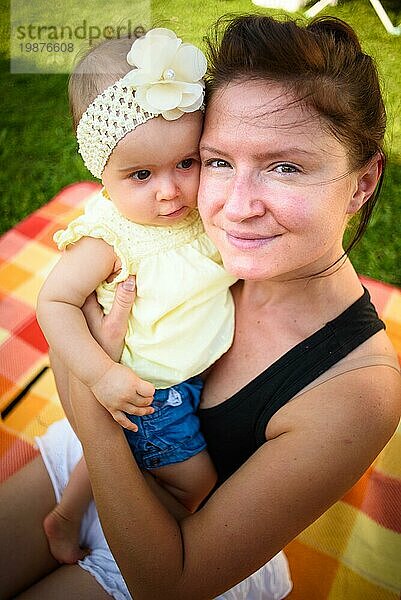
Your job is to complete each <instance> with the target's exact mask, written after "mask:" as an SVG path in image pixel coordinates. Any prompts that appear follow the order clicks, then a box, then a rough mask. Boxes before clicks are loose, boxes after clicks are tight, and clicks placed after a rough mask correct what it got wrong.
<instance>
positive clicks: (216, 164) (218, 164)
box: [203, 158, 232, 169]
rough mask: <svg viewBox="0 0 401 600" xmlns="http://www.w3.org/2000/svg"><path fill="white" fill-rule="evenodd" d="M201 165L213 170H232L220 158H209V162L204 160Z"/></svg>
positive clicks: (228, 164)
mask: <svg viewBox="0 0 401 600" xmlns="http://www.w3.org/2000/svg"><path fill="white" fill-rule="evenodd" d="M203 164H204V166H205V167H212V168H214V169H226V168H228V169H231V168H232V167H231V165H230V163H229V162H227V161H226V160H223V159H221V158H209V160H206V161H205V162H204V163H203Z"/></svg>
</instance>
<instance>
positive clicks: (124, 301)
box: [107, 275, 136, 336]
mask: <svg viewBox="0 0 401 600" xmlns="http://www.w3.org/2000/svg"><path fill="white" fill-rule="evenodd" d="M135 296H136V293H135V277H134V276H133V275H130V276H129V277H128V278H127V279H126V280H125V281H123V282H122V283H119V284H118V286H117V290H116V294H115V297H114V301H113V305H112V307H111V310H110V312H109V314H108V316H107V321H108V326H109V327H110V328H112V329H113V331H114V333H115V334H116V333H117V332H121V334H122V335H124V336H125V333H126V331H127V326H128V318H129V315H130V313H131V309H132V306H133V304H134V300H135Z"/></svg>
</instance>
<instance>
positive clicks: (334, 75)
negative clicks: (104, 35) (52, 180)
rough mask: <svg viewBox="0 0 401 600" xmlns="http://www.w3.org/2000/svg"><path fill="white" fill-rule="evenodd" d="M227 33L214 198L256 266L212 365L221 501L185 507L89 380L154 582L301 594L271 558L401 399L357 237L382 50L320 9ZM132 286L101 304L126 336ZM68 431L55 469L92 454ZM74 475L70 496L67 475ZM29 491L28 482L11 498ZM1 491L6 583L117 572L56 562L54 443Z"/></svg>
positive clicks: (132, 532)
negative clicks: (377, 52)
mask: <svg viewBox="0 0 401 600" xmlns="http://www.w3.org/2000/svg"><path fill="white" fill-rule="evenodd" d="M211 50H212V58H213V64H212V68H211V73H210V87H209V99H208V106H207V114H206V121H205V127H204V132H203V136H202V139H201V143H200V152H201V160H202V173H201V186H200V192H199V198H198V202H199V210H200V212H201V216H202V219H203V222H204V225H205V229H206V231H207V233H208V234H209V236H210V237H211V239H212V240H213V241H214V243H215V244H216V246H217V247H218V249H219V251H220V253H221V256H222V259H223V262H224V265H225V267H226V269H227V270H228V271H229V272H231V273H232V274H233V275H235V276H236V277H238V278H240V279H241V281H240V282H238V283H237V284H236V285H235V286H234V287H233V288H232V291H233V296H234V301H235V309H236V326H235V337H234V343H233V345H232V347H231V348H230V350H229V351H228V352H227V353H226V354H225V355H224V356H223V357H222V358H221V359H220V360H219V361H218V362H217V363H216V364H215V366H214V367H213V368H212V370H211V372H210V373H209V374H208V377H207V379H206V383H205V388H204V392H203V398H202V402H201V408H200V411H199V416H200V419H201V427H202V431H203V434H204V436H205V439H206V442H207V445H208V450H209V453H210V455H211V457H212V459H213V462H214V464H215V467H216V470H217V473H218V477H219V482H218V487H217V489H216V490H215V492H214V493H213V495H211V497H210V498H209V500H208V501H207V502H206V503H205V504H204V505H203V507H202V508H201V509H200V510H198V511H197V512H196V513H195V514H192V515H188V516H185V515H184V516H183V515H182V513H181V515H180V516H177V515H176V513H175V512H174V510H171V511H169V510H166V508H165V506H164V504H163V503H161V502H160V500H159V493H158V492H157V490H155V486H154V485H149V481H148V478H146V477H144V476H143V474H142V472H141V471H140V469H139V468H138V467H137V465H136V463H135V461H134V459H133V457H132V454H131V452H130V451H129V448H128V445H127V443H126V440H125V437H124V434H123V433H122V431H121V428H120V427H119V426H118V425H116V423H115V422H114V421H113V419H112V418H111V417H110V415H109V414H108V413H107V412H106V411H105V410H104V409H103V408H102V407H101V406H100V405H99V403H98V402H97V401H96V399H95V398H94V397H93V396H92V395H91V394H90V392H89V391H88V390H87V389H86V388H85V387H83V386H82V385H81V384H79V383H77V382H76V381H75V382H72V394H71V401H72V406H73V410H74V413H75V416H76V421H77V423H78V433H79V436H80V439H81V442H82V444H83V448H84V453H85V458H86V462H87V465H88V469H89V473H90V477H91V482H92V487H93V491H94V496H95V500H96V505H97V509H98V511H99V514H100V518H101V520H102V526H103V529H104V532H105V535H106V538H107V540H108V542H109V544H110V547H111V549H112V551H113V554H114V557H115V559H116V561H117V564H118V566H119V568H120V570H121V573H122V575H123V577H124V579H125V582H126V584H127V587H128V590H129V592H130V594H131V595H132V597H133V598H135V600H142V599H151V600H155V599H161V600H170V599H174V600H181V599H182V600H184V599H185V600H187V599H188V598H191V600H196V599H211V598H216V597H221V598H238V599H240V598H252V597H254V596H253V594H255V593H257V594H259V596H258V597H262V598H266V599H267V598H283V597H285V595H286V594H288V591H289V580H288V575H287V574H286V571H285V568H284V566H283V563H281V567H280V568H277V569H276V570H275V571H274V570H273V571H272V570H269V564H270V565H271V564H274V563H275V561H277V558H274V559H273V557H275V555H277V553H278V552H279V551H280V550H281V549H282V548H283V547H284V546H285V545H286V544H287V543H288V542H289V541H290V540H291V539H293V538H294V537H295V536H296V535H297V534H298V533H299V532H301V531H302V530H303V529H304V528H305V527H307V526H308V525H309V524H310V523H311V522H313V521H314V520H315V519H316V518H317V517H318V516H319V515H321V514H322V513H323V512H324V511H325V510H326V509H327V508H328V507H329V506H330V505H331V504H333V503H334V502H335V501H336V500H338V499H339V498H341V496H342V495H343V494H344V493H345V492H346V490H347V489H349V488H350V487H351V486H352V485H353V484H354V483H355V482H356V481H357V480H358V478H359V477H360V476H361V475H362V473H363V472H364V470H366V468H367V467H368V466H369V465H370V463H371V462H372V461H373V459H374V458H375V456H376V455H377V454H378V453H379V452H380V450H381V449H382V448H383V446H384V445H385V444H386V442H387V441H388V440H389V438H390V437H391V435H392V433H393V432H394V430H395V428H396V426H397V423H398V419H399V416H400V395H401V384H400V375H399V368H398V364H397V360H396V355H395V352H394V350H393V349H392V347H391V344H390V342H389V340H388V338H387V336H386V334H385V332H384V325H383V323H382V322H381V321H380V320H379V319H378V317H377V314H376V312H375V310H374V308H373V306H372V305H371V303H370V300H369V295H368V293H367V291H366V290H364V289H363V288H362V286H361V284H360V282H359V280H358V277H357V275H356V273H355V271H354V269H353V267H352V265H351V263H350V261H349V260H348V258H347V256H346V254H345V253H344V250H343V242H342V240H343V234H344V231H345V228H346V227H347V224H348V221H349V220H350V219H351V217H352V216H353V215H355V214H356V213H359V214H360V215H361V224H360V226H359V228H358V231H357V237H360V235H361V234H362V233H363V230H364V228H365V227H366V224H367V221H368V220H369V216H370V214H371V212H372V209H373V206H374V203H375V190H376V188H377V187H378V186H379V185H380V181H381V178H382V173H383V168H384V162H385V159H384V153H383V149H382V144H383V135H384V129H385V111H384V107H383V102H382V98H381V94H380V89H379V85H378V79H377V73H376V70H375V67H374V65H373V62H372V59H371V58H370V57H369V56H367V55H365V54H364V53H363V52H362V50H361V48H360V45H359V42H358V40H357V38H356V36H355V34H354V32H353V31H352V30H351V29H350V28H349V27H348V26H347V25H346V24H344V23H342V22H340V21H337V20H334V19H318V20H316V21H314V22H312V23H311V24H309V25H308V26H307V27H305V28H304V27H300V26H298V25H296V24H295V23H293V22H285V23H279V22H276V21H274V20H273V19H270V18H266V17H260V16H250V17H249V16H248V17H239V18H236V19H234V20H232V21H231V22H230V23H229V24H228V26H227V28H226V31H225V33H224V35H223V38H222V40H221V42H219V43H217V42H215V43H214V44H212V47H211ZM121 294H123V296H124V293H123V290H121ZM127 294H129V292H127ZM127 302H128V300H127V298H126V297H125V296H124V297H122V296H121V297H119V298H118V302H117V304H115V306H114V314H113V315H112V318H111V320H109V321H108V325H107V321H99V319H98V314H97V312H96V311H95V310H93V307H92V309H91V310H90V311H89V313H87V314H88V319H89V323H90V326H91V329H92V333H93V334H94V335H95V337H96V339H98V340H99V341H100V342H101V343H102V344H103V346H104V347H105V348H106V349H107V351H108V352H109V353H110V354H111V355H115V353H116V352H118V348H121V339H122V335H113V334H111V333H107V329H108V330H109V331H110V329H111V330H114V331H116V330H119V331H120V333H121V331H124V326H125V317H124V315H125V313H127V312H128V309H127V308H121V309H119V306H118V305H119V304H124V305H125V306H126V305H127ZM128 304H129V302H128ZM110 323H111V325H110ZM116 323H117V327H115V324H116ZM105 331H106V333H105ZM54 431H55V432H56V433H55V434H52V432H50V434H48V437H47V441H44V442H42V449H43V456H44V460H45V461H46V464H47V466H48V469H49V472H50V473H51V474H52V473H54V472H57V464H60V463H61V462H62V459H61V458H60V454H62V455H63V457H64V456H65V455H66V454H67V453H68V452H67V449H68V448H74V452H75V453H76V455H77V458H76V460H78V458H79V456H80V449H79V445H77V444H78V443H77V442H76V438H74V437H73V434H72V432H71V431H70V430H67V428H66V426H59V428H58V429H57V430H54ZM61 432H62V437H60V434H61ZM57 436H58V437H57ZM57 443H58V444H57ZM56 446H57V448H56V449H55V447H56ZM110 448H112V449H113V451H112V452H109V449H110ZM56 450H57V451H56ZM63 460H64V459H63ZM57 461H59V462H57ZM65 462H66V461H64V462H63V464H64V463H65ZM54 469H55V470H54ZM32 473H34V474H35V477H36V478H37V479H36V480H35V482H30V483H29V487H28V477H29V476H31V477H32ZM51 476H52V475H51ZM63 477H64V479H66V478H67V479H68V474H67V475H64V476H63ZM53 482H54V477H53ZM150 483H152V482H150ZM54 485H55V490H56V492H55V493H56V495H57V494H58V493H59V489H58V488H57V485H59V486H60V487H62V482H61V483H60V482H57V481H56V482H55V484H54ZM18 490H20V491H21V496H22V493H23V494H24V497H23V498H22V497H21V498H18V500H17V502H16V505H14V506H12V507H9V508H8V504H10V503H11V498H13V501H14V498H15V497H16V494H17V491H18ZM28 499H29V502H30V514H29V515H27V514H26V506H27V503H28ZM1 501H2V503H3V504H2V506H1V511H2V514H3V511H5V510H6V509H7V510H8V512H7V514H6V519H4V522H5V523H6V524H7V525H8V528H7V527H6V526H4V527H5V529H6V531H5V533H4V535H3V532H2V536H3V539H5V540H6V543H7V547H8V548H10V549H11V550H10V552H9V556H8V557H6V559H5V560H6V565H5V566H4V567H2V573H3V572H4V573H5V574H6V575H7V578H8V583H7V585H4V587H3V589H4V590H5V592H3V593H2V597H3V596H4V597H9V596H15V595H16V590H18V589H19V590H23V589H25V590H27V591H26V592H25V593H24V594H22V595H21V596H20V597H22V598H29V597H39V596H40V597H41V598H45V597H55V595H57V597H58V598H61V597H63V594H64V595H65V596H66V597H67V596H68V597H70V598H71V597H73V596H72V591H73V592H74V591H75V593H76V597H80V598H83V597H88V598H97V597H99V598H104V597H107V596H106V595H105V592H104V590H105V589H107V588H106V586H105V585H104V584H103V581H104V580H105V577H103V574H101V575H99V577H97V581H98V582H100V584H101V586H102V587H99V586H98V584H97V583H96V584H95V582H94V580H93V579H92V580H91V579H90V575H88V573H86V572H85V571H83V570H82V569H80V567H79V566H76V565H73V566H69V567H61V568H59V569H56V568H55V567H56V565H55V563H54V561H52V559H51V557H50V556H49V554H48V551H47V549H46V546H45V540H44V534H43V533H42V532H41V520H40V519H41V518H43V516H44V515H45V514H46V511H48V510H50V508H51V506H52V504H53V503H54V492H53V491H52V487H51V485H50V482H49V478H48V475H47V473H46V470H45V469H44V466H43V462H42V463H41V462H40V461H37V462H36V464H33V465H30V466H29V467H28V468H27V469H25V472H20V473H19V474H17V476H16V478H15V479H14V481H12V482H9V484H8V486H7V488H6V492H4V493H3V494H2V498H1ZM39 502H42V504H41V505H39ZM7 503H8V504H7ZM43 505H44V506H43ZM3 506H4V508H3ZM32 507H33V508H32ZM32 513H34V514H32ZM10 522H12V523H13V525H14V528H13V530H12V532H10V531H9V524H10ZM88 522H89V523H90V524H91V526H93V523H95V519H94V516H93V515H92V516H90V515H88ZM88 527H89V525H88ZM27 532H28V533H27ZM28 539H29V540H30V546H29V547H28V548H27V540H28ZM23 550H24V552H25V554H23ZM92 554H95V552H92ZM105 554H106V550H104V555H105ZM10 555H11V556H10ZM279 556H280V555H279ZM10 558H11V560H10ZM270 559H273V563H267V561H269V560H270ZM34 561H36V562H34ZM27 563H29V573H28V568H27V566H26V565H27ZM266 563H267V566H266ZM107 564H109V563H107ZM107 564H106V562H104V563H103V564H102V568H104V570H106V572H107ZM264 565H265V566H264ZM81 566H83V568H84V569H85V566H84V565H81ZM12 570H14V574H13V573H12ZM256 571H257V574H256V575H255V576H254V577H250V578H249V579H247V578H248V577H249V576H250V575H251V574H252V573H254V572H256ZM21 572H22V576H23V577H24V583H23V584H21V585H20V586H19V588H18V587H17V586H14V587H13V586H12V583H11V582H12V581H13V577H17V575H16V574H17V573H18V574H21ZM49 572H51V574H50V575H48V576H47V577H46V574H47V573H49ZM109 576H110V578H114V580H116V577H117V575H116V574H115V572H114V571H112V570H110V572H109ZM102 577H103V579H102ZM242 580H245V583H240V582H241V581H242ZM7 586H8V587H7ZM233 586H237V587H236V588H234V590H233V591H232V592H226V590H229V589H230V588H233ZM241 586H242V587H241ZM255 586H256V587H255ZM27 588H29V589H27ZM102 588H103V589H102ZM66 590H68V593H67V592H66ZM71 590H72V591H71ZM108 593H109V594H112V595H114V597H115V598H117V597H121V598H127V597H129V596H127V592H125V591H124V592H123V591H121V594H122V595H121V596H118V594H117V592H113V591H111V590H108ZM118 593H120V591H118ZM35 594H36V596H35Z"/></svg>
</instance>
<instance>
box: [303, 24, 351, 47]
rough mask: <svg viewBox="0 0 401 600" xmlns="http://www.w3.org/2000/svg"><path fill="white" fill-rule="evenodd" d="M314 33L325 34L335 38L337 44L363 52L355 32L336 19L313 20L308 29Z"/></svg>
mask: <svg viewBox="0 0 401 600" xmlns="http://www.w3.org/2000/svg"><path fill="white" fill-rule="evenodd" d="M306 29H308V30H309V31H312V32H319V33H322V32H325V33H327V34H328V35H330V36H331V37H332V38H333V41H334V42H335V43H345V44H346V45H348V46H351V47H353V49H354V50H355V51H356V52H362V48H361V45H360V43H359V40H358V38H357V36H356V34H355V32H354V30H353V29H352V28H351V27H350V26H349V25H348V23H345V21H342V20H341V19H337V18H336V17H317V18H316V19H313V21H311V22H310V23H309V25H308V26H307V27H306Z"/></svg>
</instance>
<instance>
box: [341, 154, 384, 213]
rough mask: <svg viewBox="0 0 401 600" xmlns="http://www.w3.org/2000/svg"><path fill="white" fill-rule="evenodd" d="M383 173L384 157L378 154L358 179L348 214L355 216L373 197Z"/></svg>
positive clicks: (361, 171) (360, 173)
mask: <svg viewBox="0 0 401 600" xmlns="http://www.w3.org/2000/svg"><path fill="white" fill-rule="evenodd" d="M382 171H383V157H382V155H381V154H380V152H378V153H377V154H375V156H374V157H373V158H372V160H371V161H370V162H369V164H368V165H366V166H365V167H363V168H362V169H361V170H360V171H359V174H358V177H357V188H356V190H355V192H354V194H353V196H352V198H351V200H350V203H349V204H348V209H347V214H349V215H353V214H355V213H356V212H358V210H359V209H360V208H361V206H363V205H364V204H365V202H366V201H367V200H369V198H370V197H371V195H372V194H373V192H374V191H375V189H376V186H377V184H378V182H379V179H380V175H381V174H382Z"/></svg>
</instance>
